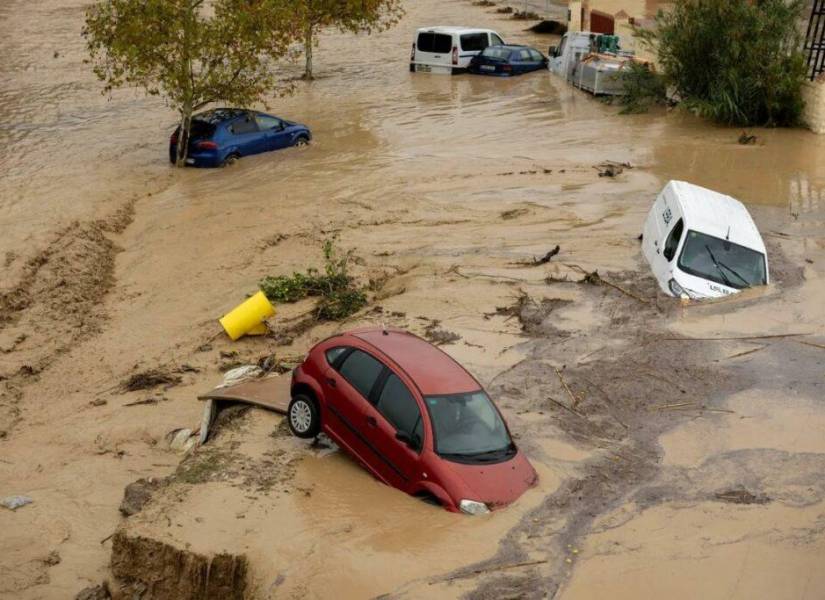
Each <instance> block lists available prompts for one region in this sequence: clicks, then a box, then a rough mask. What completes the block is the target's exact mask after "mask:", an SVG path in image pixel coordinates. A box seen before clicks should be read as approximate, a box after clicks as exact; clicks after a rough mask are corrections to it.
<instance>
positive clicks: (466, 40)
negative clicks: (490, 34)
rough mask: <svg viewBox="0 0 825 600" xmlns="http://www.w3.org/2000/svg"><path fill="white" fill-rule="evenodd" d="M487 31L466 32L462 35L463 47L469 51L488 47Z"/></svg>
mask: <svg viewBox="0 0 825 600" xmlns="http://www.w3.org/2000/svg"><path fill="white" fill-rule="evenodd" d="M487 45H488V44H487V34H486V33H465V34H464V35H462V36H461V49H462V50H466V51H467V52H478V51H479V50H484V49H485V48H486V47H487Z"/></svg>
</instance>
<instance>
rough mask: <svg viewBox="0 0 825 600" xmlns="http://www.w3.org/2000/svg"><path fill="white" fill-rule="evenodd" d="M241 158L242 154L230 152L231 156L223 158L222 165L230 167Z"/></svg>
mask: <svg viewBox="0 0 825 600" xmlns="http://www.w3.org/2000/svg"><path fill="white" fill-rule="evenodd" d="M239 158H240V156H238V155H237V154H230V155H229V156H227V157H226V158H224V159H223V162H222V163H221V166H222V167H228V166H230V165H234V164H235V163H236V162H238V159H239Z"/></svg>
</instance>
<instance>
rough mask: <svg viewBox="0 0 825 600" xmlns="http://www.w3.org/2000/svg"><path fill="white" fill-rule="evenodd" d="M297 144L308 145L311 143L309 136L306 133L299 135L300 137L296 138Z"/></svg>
mask: <svg viewBox="0 0 825 600" xmlns="http://www.w3.org/2000/svg"><path fill="white" fill-rule="evenodd" d="M295 145H296V146H307V145H309V138H308V137H307V136H305V135H299V136H298V139H296V140H295Z"/></svg>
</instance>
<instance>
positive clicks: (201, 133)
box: [189, 119, 215, 139]
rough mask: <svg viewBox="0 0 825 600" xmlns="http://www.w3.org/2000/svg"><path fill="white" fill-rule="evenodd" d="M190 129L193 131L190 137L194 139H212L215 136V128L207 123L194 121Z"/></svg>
mask: <svg viewBox="0 0 825 600" xmlns="http://www.w3.org/2000/svg"><path fill="white" fill-rule="evenodd" d="M190 127H191V129H190V133H189V135H190V137H191V138H192V139H203V138H211V137H212V136H213V135H215V126H214V125H213V124H212V123H207V122H206V121H201V120H199V119H192V124H191V125H190Z"/></svg>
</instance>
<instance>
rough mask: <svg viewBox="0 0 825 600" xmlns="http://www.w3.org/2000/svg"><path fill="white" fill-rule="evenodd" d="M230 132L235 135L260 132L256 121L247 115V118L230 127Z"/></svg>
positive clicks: (242, 118)
mask: <svg viewBox="0 0 825 600" xmlns="http://www.w3.org/2000/svg"><path fill="white" fill-rule="evenodd" d="M229 131H230V132H231V133H234V134H236V135H237V134H241V133H253V132H255V131H258V126H257V125H256V124H255V119H253V118H252V117H250V116H249V115H246V116H245V117H241V118H240V119H238V120H237V121H235V122H234V123H232V125H230V126H229Z"/></svg>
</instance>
